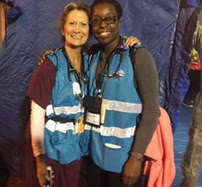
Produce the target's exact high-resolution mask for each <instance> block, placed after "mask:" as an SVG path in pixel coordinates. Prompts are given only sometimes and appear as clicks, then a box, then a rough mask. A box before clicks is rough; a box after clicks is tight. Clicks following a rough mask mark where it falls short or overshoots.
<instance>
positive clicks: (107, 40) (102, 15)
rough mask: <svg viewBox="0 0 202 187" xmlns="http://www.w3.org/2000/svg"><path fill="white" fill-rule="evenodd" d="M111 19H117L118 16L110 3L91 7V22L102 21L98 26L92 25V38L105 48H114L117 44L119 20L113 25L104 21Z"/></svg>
mask: <svg viewBox="0 0 202 187" xmlns="http://www.w3.org/2000/svg"><path fill="white" fill-rule="evenodd" d="M112 17H115V18H117V17H118V14H117V12H116V9H115V7H114V6H113V5H112V4H110V3H100V4H97V5H96V6H94V7H93V10H92V17H91V21H93V20H95V21H96V20H98V19H102V21H101V23H100V25H98V26H93V25H92V33H93V35H94V37H95V38H96V39H97V40H98V41H99V42H100V43H101V44H103V45H104V46H105V47H111V48H114V47H115V46H116V45H117V44H118V42H119V29H120V26H121V22H120V20H118V19H116V20H115V22H114V23H111V24H110V23H106V22H105V21H104V19H105V20H107V19H110V18H112Z"/></svg>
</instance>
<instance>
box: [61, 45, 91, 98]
mask: <svg viewBox="0 0 202 187" xmlns="http://www.w3.org/2000/svg"><path fill="white" fill-rule="evenodd" d="M61 50H62V53H63V54H64V56H65V59H66V61H67V71H68V79H69V81H72V79H71V76H70V74H71V73H73V74H74V77H75V78H76V80H77V82H78V83H79V85H80V88H81V94H76V95H77V97H78V100H82V99H83V98H84V94H85V91H84V85H83V82H82V75H81V74H85V72H84V60H83V56H82V67H83V68H82V72H81V74H80V73H79V72H78V71H77V70H76V69H75V68H74V66H73V64H72V63H71V60H70V58H69V56H68V53H67V51H66V50H65V48H64V47H62V48H61ZM85 78H86V79H87V77H85V76H84V79H85ZM87 81H88V80H87Z"/></svg>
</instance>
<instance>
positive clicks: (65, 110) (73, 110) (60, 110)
mask: <svg viewBox="0 0 202 187" xmlns="http://www.w3.org/2000/svg"><path fill="white" fill-rule="evenodd" d="M83 112H84V108H83V107H82V106H81V105H78V106H73V107H70V106H69V107H53V105H48V106H47V107H46V115H47V116H48V115H50V114H53V113H55V114H56V115H60V114H65V115H70V114H77V113H83Z"/></svg>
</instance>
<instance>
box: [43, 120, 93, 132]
mask: <svg viewBox="0 0 202 187" xmlns="http://www.w3.org/2000/svg"><path fill="white" fill-rule="evenodd" d="M45 128H47V129H48V130H49V131H51V132H55V131H59V132H62V133H66V132H67V131H68V130H72V131H74V128H75V126H74V123H73V122H67V123H60V122H55V121H53V120H48V121H47V122H46V124H45ZM90 129H91V126H90V125H87V124H85V130H90Z"/></svg>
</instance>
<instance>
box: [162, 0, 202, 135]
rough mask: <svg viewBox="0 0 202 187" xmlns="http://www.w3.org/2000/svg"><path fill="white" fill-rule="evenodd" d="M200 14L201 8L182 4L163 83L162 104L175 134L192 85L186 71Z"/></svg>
mask: <svg viewBox="0 0 202 187" xmlns="http://www.w3.org/2000/svg"><path fill="white" fill-rule="evenodd" d="M199 12H200V8H199V7H197V8H196V7H193V6H189V5H187V4H186V3H181V6H180V12H179V15H178V19H177V24H176V33H175V40H174V45H173V51H172V55H171V60H170V65H169V69H168V72H167V73H166V77H165V79H164V80H162V82H161V102H162V103H161V104H162V106H163V108H165V109H166V111H167V112H168V114H169V116H170V118H171V124H172V130H173V133H174V132H175V129H176V126H177V123H178V120H179V113H180V109H181V104H182V102H183V99H184V97H185V95H186V92H187V90H188V86H189V83H190V80H189V78H188V76H187V74H186V71H187V66H188V64H189V55H190V51H191V46H192V40H193V33H194V31H195V29H196V25H197V18H198V15H199ZM164 81H165V82H164ZM163 89H164V90H163Z"/></svg>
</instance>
